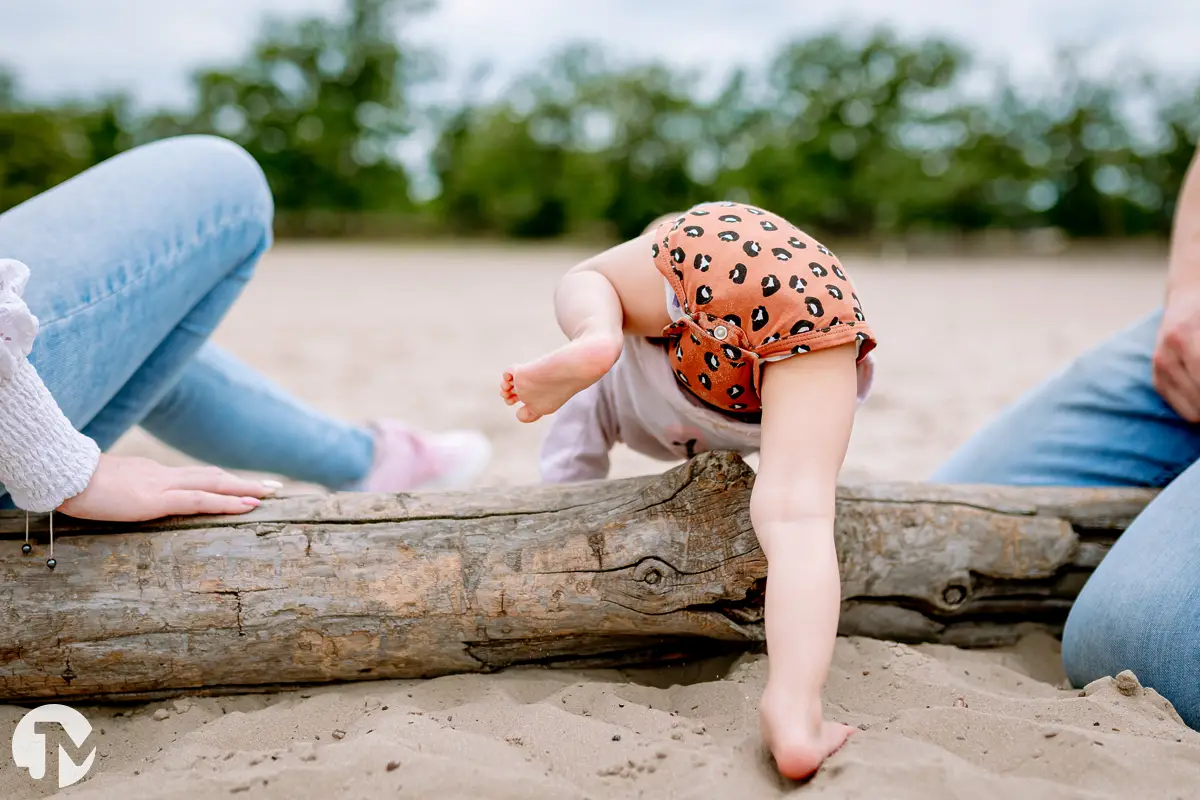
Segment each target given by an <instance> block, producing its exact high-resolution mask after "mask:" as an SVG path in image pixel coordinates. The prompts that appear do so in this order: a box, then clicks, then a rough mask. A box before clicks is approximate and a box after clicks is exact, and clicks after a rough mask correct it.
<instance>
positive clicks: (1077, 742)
mask: <svg viewBox="0 0 1200 800" xmlns="http://www.w3.org/2000/svg"><path fill="white" fill-rule="evenodd" d="M584 254H585V253H584V252H583V251H580V250H573V249H569V248H563V247H556V248H549V247H548V248H517V247H512V246H509V247H499V248H489V247H485V246H483V245H469V246H449V245H447V246H444V247H429V248H424V249H401V248H395V247H388V246H382V245H381V246H370V245H356V246H343V245H338V246H332V245H329V246H326V245H295V244H291V245H283V246H280V247H278V248H276V250H275V251H274V252H272V253H271V254H270V255H269V256H268V258H267V259H266V260H265V262H264V264H263V265H262V268H261V271H260V274H259V275H258V277H257V278H256V280H255V281H254V283H253V284H252V285H251V286H250V288H249V289H248V291H247V293H246V295H245V296H244V297H243V299H242V300H241V301H240V302H239V304H238V305H237V307H236V308H235V309H234V311H233V312H232V314H231V315H230V317H229V318H228V320H227V321H226V323H225V324H224V325H223V327H222V328H221V329H220V331H219V332H218V335H217V337H216V339H217V341H218V342H219V343H220V344H222V345H223V346H225V347H227V348H228V349H229V350H231V351H233V352H235V353H236V354H238V355H239V356H240V357H241V358H243V359H244V360H245V361H246V362H248V363H249V364H251V365H253V366H255V367H257V368H259V369H260V370H262V371H263V372H265V373H266V374H268V375H269V376H271V377H272V378H273V379H274V380H276V381H277V382H278V383H279V384H280V385H282V386H284V387H286V388H287V389H289V390H292V391H294V392H296V393H297V394H298V395H299V396H301V397H303V398H305V399H306V400H307V401H309V402H311V403H312V404H313V405H314V406H317V407H319V408H321V409H324V410H327V411H330V412H333V413H335V414H338V415H342V416H345V417H348V418H353V419H367V418H370V417H375V416H383V415H386V416H393V417H399V418H402V419H405V420H408V421H410V422H413V423H415V424H418V425H421V426H424V427H429V428H439V429H440V428H451V427H455V426H460V425H472V426H479V427H482V428H483V429H484V430H485V431H486V432H487V433H488V434H489V435H490V436H491V437H492V438H493V441H494V444H495V449H496V458H495V462H494V463H493V464H492V466H491V468H490V469H489V471H488V473H487V474H486V476H485V482H487V483H491V484H498V483H510V484H520V483H527V482H532V481H535V480H536V478H537V453H538V448H539V444H540V440H541V436H542V434H543V430H544V428H543V427H542V426H540V425H533V426H523V425H520V424H519V423H517V422H516V421H515V420H514V419H513V417H512V411H511V409H509V408H507V407H506V406H504V404H503V403H502V402H501V401H500V400H499V398H498V396H497V382H498V379H499V375H500V372H501V370H502V369H503V368H504V367H505V366H507V365H508V364H509V363H511V362H513V361H519V360H523V359H527V358H530V357H532V356H535V355H537V354H539V353H540V352H542V351H544V350H545V349H546V348H547V347H548V346H551V345H553V344H554V343H555V342H557V341H559V340H560V338H561V334H559V332H558V330H557V327H556V325H555V323H554V318H553V313H552V308H551V304H550V298H551V293H552V289H553V286H554V282H555V279H556V277H557V275H558V274H559V273H560V272H561V271H562V270H563V269H565V268H567V267H569V266H570V265H571V264H573V263H574V262H575V261H576V260H577V259H578V258H579V257H580V256H581V255H584ZM843 258H844V260H845V262H846V263H847V264H848V265H850V266H851V267H852V269H853V277H854V279H855V282H856V283H857V285H858V289H859V294H860V295H861V296H862V298H863V301H864V305H865V310H866V312H867V315H868V317H869V318H870V319H871V321H872V324H873V325H874V327H875V330H876V332H877V334H878V336H879V340H880V347H879V351H878V356H879V365H878V371H877V376H876V390H875V393H874V395H873V396H872V397H871V399H870V400H869V402H868V403H867V404H866V405H865V406H864V407H863V409H862V410H861V412H860V414H859V417H858V421H857V423H856V428H855V434H854V439H853V442H852V444H851V449H850V454H849V457H848V460H847V463H846V467H845V470H844V472H843V481H844V482H846V483H854V482H862V481H871V480H915V479H921V478H923V477H925V476H927V475H928V474H929V473H930V472H931V471H932V469H933V468H934V467H936V465H937V464H938V463H939V462H940V461H941V460H942V459H943V458H945V457H946V456H947V455H948V454H949V453H950V452H951V451H952V450H953V449H954V448H955V447H956V446H957V445H958V444H959V443H961V442H962V441H963V440H965V439H966V438H967V437H968V436H969V435H970V434H971V432H972V431H974V430H975V429H976V428H977V427H978V426H980V425H981V424H983V423H984V422H985V421H986V420H987V419H988V418H989V417H990V416H991V415H992V414H994V413H995V412H997V411H998V410H1000V409H1001V408H1002V407H1004V406H1005V405H1006V404H1007V403H1009V402H1011V401H1012V400H1014V399H1016V398H1017V397H1018V396H1019V395H1020V394H1021V393H1023V392H1024V391H1026V390H1028V389H1029V388H1031V387H1033V386H1035V385H1036V384H1037V383H1039V382H1040V381H1042V380H1044V379H1045V378H1047V377H1049V376H1050V375H1051V374H1053V373H1054V372H1055V371H1056V370H1058V369H1061V368H1062V367H1064V366H1065V365H1066V364H1067V363H1068V362H1069V361H1070V360H1071V358H1072V357H1074V356H1076V355H1078V354H1080V353H1082V352H1084V351H1085V350H1086V349H1087V348H1088V347H1090V346H1091V345H1093V344H1095V343H1097V342H1098V341H1100V340H1102V339H1103V338H1105V337H1107V336H1109V335H1112V334H1114V333H1116V332H1117V331H1119V330H1120V329H1121V328H1123V327H1124V326H1126V325H1128V324H1130V323H1131V322H1133V321H1135V320H1136V319H1138V318H1139V317H1141V316H1143V315H1144V314H1146V313H1148V312H1150V311H1151V310H1153V309H1154V308H1155V307H1156V306H1157V305H1158V304H1159V302H1160V299H1161V296H1162V289H1163V278H1164V274H1163V270H1162V269H1161V268H1157V267H1156V266H1155V264H1156V263H1158V261H1159V260H1160V259H1158V257H1157V255H1150V256H1148V257H1147V256H1145V255H1143V256H1141V257H1137V258H1135V257H1131V256H1130V255H1129V254H1127V253H1125V254H1120V255H1115V256H1110V257H1107V258H1102V257H1095V258H1092V257H1081V256H1073V257H1045V258H1023V259H1010V258H999V257H997V258H994V259H982V258H972V259H969V260H967V259H955V258H950V257H945V258H940V259H933V258H920V259H918V258H915V257H914V258H911V259H898V258H892V259H881V258H877V257H876V258H868V257H863V258H851V257H850V256H849V255H848V254H843ZM1148 262H1149V263H1148ZM1118 289H1119V290H1118ZM468 318H474V320H475V321H474V322H472V323H471V324H470V326H469V327H468V324H467V323H466V322H465V321H464V320H466V319H468ZM481 331H482V332H483V333H485V334H486V335H485V336H482V337H481V336H480V335H479V334H480V332H481ZM119 450H120V452H124V453H140V454H150V455H154V456H155V457H158V458H161V459H163V460H165V461H168V462H170V463H184V461H185V460H184V459H183V457H182V456H180V455H178V454H176V453H173V452H171V451H169V450H167V449H166V448H164V447H163V446H162V445H160V444H158V443H156V442H154V441H153V440H151V439H150V438H149V437H147V436H145V435H143V434H141V433H136V432H135V433H134V434H131V435H130V436H129V437H128V438H127V439H126V440H124V441H123V442H122V443H121V444H120V445H119ZM752 463H753V462H752ZM667 466H670V465H668V464H663V463H661V462H654V461H651V460H649V459H645V458H643V457H641V456H638V455H636V454H634V453H631V452H629V451H620V452H618V453H617V454H616V455H615V457H614V477H617V476H626V475H634V474H644V473H650V472H657V471H661V470H663V469H664V468H666V467H667ZM309 490H312V487H305V486H297V485H289V486H288V487H287V491H288V492H298V491H309ZM231 657H236V656H235V655H234V654H231ZM765 666H766V663H765V660H764V658H763V657H760V656H744V657H742V658H739V659H737V660H736V661H730V660H724V661H711V662H705V663H702V664H693V665H684V666H679V667H671V668H663V669H658V670H630V671H620V672H617V671H602V672H568V671H547V670H540V669H520V670H511V671H508V672H505V673H501V674H497V675H491V676H452V677H446V678H438V679H434V680H429V681H387V682H368V683H360V684H354V685H343V686H333V687H326V688H321V689H314V690H307V689H306V690H304V691H303V692H293V693H284V694H276V695H264V696H243V697H228V698H204V699H187V698H185V699H181V700H174V701H168V702H161V703H153V704H146V705H141V706H136V707H125V708H85V709H81V710H83V711H84V713H85V714H86V715H87V716H88V718H89V719H90V720H91V721H92V724H93V726H94V727H95V728H96V730H97V733H98V735H97V736H95V737H94V739H93V741H94V742H95V743H96V744H97V746H98V748H99V756H98V760H97V764H96V766H95V768H94V769H93V770H92V773H91V775H90V776H89V778H88V779H87V780H86V781H84V782H83V783H81V784H78V785H77V786H74V787H71V788H70V789H67V790H65V791H64V792H63V796H66V797H72V798H80V799H82V798H108V797H120V798H122V800H138V799H140V798H179V799H180V800H183V799H184V798H186V799H187V800H193V799H195V800H202V799H203V798H225V797H229V796H236V797H245V798H272V799H278V800H290V799H291V798H310V797H311V798H374V797H409V798H425V797H434V796H445V797H471V798H514V799H515V798H521V800H534V799H535V798H547V800H549V798H555V799H556V800H557V799H558V798H594V799H595V800H600V799H601V798H631V797H645V798H659V797H663V798H666V797H678V798H726V797H729V798H742V799H743V800H749V799H750V798H774V797H783V796H795V797H814V798H839V799H842V798H846V799H848V798H889V799H890V798H896V799H897V800H903V799H904V798H921V799H922V800H936V799H937V798H970V800H984V799H985V798H1011V797H1021V798H1024V799H1025V800H1039V799H1040V798H1181V799H1182V798H1190V797H1194V796H1196V791H1197V790H1196V787H1197V786H1200V734H1198V733H1196V732H1193V731H1190V730H1189V729H1188V728H1186V727H1185V726H1184V725H1183V723H1182V722H1181V721H1180V720H1179V718H1178V716H1177V715H1176V714H1175V712H1174V710H1173V709H1172V708H1171V707H1170V704H1169V703H1167V702H1166V701H1165V700H1163V699H1162V698H1161V697H1159V696H1158V695H1157V694H1156V693H1154V692H1152V691H1148V690H1142V689H1140V688H1139V687H1137V686H1132V685H1129V684H1128V683H1122V684H1121V685H1120V686H1118V685H1117V683H1116V682H1114V681H1113V680H1112V679H1106V680H1102V681H1099V682H1097V683H1096V684H1093V685H1092V686H1091V687H1089V688H1088V689H1087V690H1086V691H1084V692H1080V691H1078V690H1073V689H1069V688H1067V686H1066V683H1065V679H1064V676H1063V674H1062V669H1061V666H1060V664H1059V660H1058V643H1057V642H1056V641H1055V640H1053V639H1052V638H1050V637H1048V636H1045V635H1042V634H1037V635H1032V636H1029V637H1027V638H1025V639H1024V640H1022V641H1021V642H1020V643H1019V644H1018V645H1016V646H1014V647H1011V648H1005V649H1001V650H988V651H979V650H976V651H966V650H959V649H955V648H949V647H941V646H917V647H910V646H906V645H899V644H895V643H889V642H882V641H874V640H867V639H842V640H839V642H838V645H837V652H836V656H835V660H834V664H833V668H832V672H831V674H830V678H829V684H828V689H827V693H826V710H827V713H828V714H829V715H830V716H831V717H832V718H834V719H838V720H841V721H844V722H847V723H849V724H852V725H857V726H858V727H859V728H860V729H861V730H860V731H859V732H858V733H857V734H856V735H855V736H853V737H852V739H851V740H850V742H849V744H848V745H847V746H846V747H845V748H844V749H843V750H842V751H841V752H839V753H837V754H836V755H835V756H834V757H833V758H832V759H830V760H829V761H828V762H827V764H826V765H825V766H824V767H823V768H822V770H821V771H820V773H818V775H817V776H816V777H815V778H814V779H813V780H812V781H811V782H810V783H808V784H806V785H803V786H797V785H794V784H791V783H786V782H783V781H781V780H780V779H779V778H777V777H776V775H775V773H774V770H773V767H772V765H771V763H770V761H769V759H768V757H767V756H766V753H765V751H764V750H763V748H762V746H761V744H760V742H759V736H758V729H757V700H758V695H759V693H760V691H761V689H762V686H763V683H764V679H765V674H766V670H765ZM22 713H24V711H23V709H19V708H16V707H12V706H0V721H2V722H3V724H4V726H5V729H6V730H12V726H13V725H14V724H15V723H16V721H17V720H18V719H19V718H20V716H21V715H22ZM5 764H6V766H5V768H4V769H2V770H0V797H4V798H13V799H14V800H17V799H19V798H27V797H40V796H44V795H46V794H51V793H52V792H53V790H52V788H51V787H49V786H48V785H47V786H40V785H38V784H35V783H34V782H33V781H31V780H30V779H29V777H28V775H27V774H26V773H24V772H23V771H19V770H17V769H15V768H14V767H13V766H12V764H11V762H9V761H8V760H7V757H6V758H5ZM42 783H44V784H49V783H51V782H50V781H43V782H42Z"/></svg>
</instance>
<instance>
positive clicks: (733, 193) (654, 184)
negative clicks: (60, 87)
mask: <svg viewBox="0 0 1200 800" xmlns="http://www.w3.org/2000/svg"><path fill="white" fill-rule="evenodd" d="M425 8H426V5H425V4H424V3H422V2H419V0H347V2H346V7H345V11H344V13H343V15H342V16H341V17H340V18H338V19H333V20H329V19H322V18H313V19H304V20H299V21H282V20H276V21H273V22H271V23H269V24H268V25H266V26H265V27H264V29H263V32H262V34H261V36H260V37H259V39H258V41H257V43H256V44H255V45H254V47H253V49H252V51H251V52H250V53H249V54H248V56H247V57H246V58H245V59H244V60H243V61H241V62H240V63H237V64H233V65H230V66H228V67H225V68H222V69H210V70H205V71H202V72H200V73H198V74H197V75H196V77H195V82H194V83H195V102H194V105H193V108H192V110H191V111H189V112H188V113H186V114H183V115H168V114H158V115H153V116H150V117H141V118H136V117H134V116H132V115H130V114H129V113H127V110H126V106H125V103H124V102H123V101H122V100H121V99H111V100H105V101H104V102H102V103H99V104H96V105H94V106H91V107H81V106H65V107H57V108H47V107H32V106H28V105H25V104H23V103H22V102H21V100H20V97H19V94H18V92H17V91H16V86H15V82H14V81H13V79H12V78H11V76H6V75H5V74H4V73H2V72H0V209H2V208H6V207H9V206H12V205H14V204H15V203H17V202H20V201H21V200H23V199H25V198H27V197H30V196H32V195H33V194H35V193H36V192H38V191H41V190H44V189H45V188H48V187H49V186H52V185H54V184H55V183H58V182H60V181H61V180H63V179H65V178H67V177H69V176H71V175H73V174H75V173H77V172H79V171H80V170H82V169H85V168H86V167H88V166H90V165H91V164H94V163H96V162H98V161H100V160H103V159H104V158H107V157H109V156H111V155H112V154H114V153H116V152H119V151H120V150H122V149H124V148H127V147H129V146H131V145H132V144H135V143H137V142H141V141H147V140H150V139H155V138H160V137H163V136H168V135H173V134H177V133H184V132H212V133H217V134H220V135H223V136H227V137H228V138H230V139H233V140H234V141H236V142H238V143H240V144H241V145H243V146H244V147H245V148H246V149H247V150H249V152H250V153H251V154H252V155H253V156H254V157H255V158H256V159H257V160H258V161H259V163H261V164H262V166H263V169H264V171H265V173H266V175H267V177H268V180H269V181H270V183H271V186H272V189H273V191H274V193H275V196H276V200H277V205H278V208H279V209H280V211H281V212H282V215H283V218H286V219H290V220H296V219H298V220H300V222H299V223H298V224H291V223H289V224H288V225H286V226H284V228H285V229H284V230H282V231H281V233H284V234H287V233H289V232H293V233H304V232H311V231H314V230H316V223H315V222H314V220H316V219H317V218H318V217H320V218H322V219H326V220H328V219H334V220H340V222H335V223H334V224H333V225H332V227H331V226H329V225H324V226H323V227H321V231H322V232H325V233H329V232H334V233H337V232H341V233H352V232H354V231H356V230H360V229H361V228H362V227H363V226H362V224H360V223H361V220H365V219H371V220H384V221H385V222H384V227H385V228H387V227H389V225H390V227H392V228H401V227H402V228H404V229H405V230H412V229H413V227H414V226H417V225H419V227H420V229H421V230H437V229H442V230H445V231H447V232H451V233H454V234H456V235H463V234H483V235H494V236H510V237H532V238H542V237H553V236H560V235H565V234H577V233H596V234H601V235H618V236H622V237H629V236H633V235H635V234H637V233H638V232H639V231H640V230H641V229H642V228H643V227H644V226H645V225H646V224H647V223H648V222H649V221H650V220H652V219H654V218H655V217H657V216H659V215H660V214H663V213H667V212H670V211H673V210H680V209H683V208H686V207H687V206H689V205H691V204H692V203H696V202H699V201H702V200H707V199H714V198H729V199H741V200H746V201H751V202H754V203H757V204H759V205H762V206H766V207H769V208H771V209H772V210H774V211H777V212H779V213H781V214H783V215H784V216H786V217H788V218H790V219H792V220H793V221H795V222H796V223H797V224H799V225H801V226H802V227H805V228H806V229H809V230H810V231H812V232H813V233H814V234H816V235H826V234H836V235H851V236H893V235H902V234H907V233H914V232H969V231H977V230H983V229H989V228H1017V229H1023V228H1036V227H1045V226H1051V227H1056V228H1059V229H1061V230H1063V231H1064V232H1066V233H1068V234H1070V235H1073V236H1123V235H1143V234H1151V235H1154V234H1157V235H1162V234H1165V233H1166V232H1167V231H1168V230H1169V227H1170V221H1171V214H1172V210H1173V198H1174V196H1175V194H1176V192H1177V190H1178V186H1179V184H1180V182H1181V180H1182V177H1183V174H1184V172H1185V170H1186V169H1187V165H1188V163H1189V162H1190V160H1191V157H1192V154H1193V151H1194V145H1195V142H1196V138H1197V134H1198V133H1200V126H1198V124H1197V119H1198V118H1197V117H1196V115H1195V113H1194V109H1195V108H1196V103H1197V100H1200V95H1198V92H1197V87H1196V86H1177V85H1168V84H1166V83H1165V82H1163V81H1162V80H1160V79H1157V78H1155V77H1153V76H1130V75H1126V74H1121V75H1119V76H1115V77H1113V78H1112V79H1111V80H1104V81H1101V80H1097V79H1094V78H1087V77H1085V76H1084V74H1083V72H1082V70H1081V69H1080V68H1079V65H1078V64H1077V63H1076V61H1075V59H1074V58H1073V57H1072V56H1071V54H1064V56H1063V57H1062V59H1061V61H1060V63H1059V64H1058V65H1057V67H1056V69H1055V70H1053V73H1052V74H1053V76H1054V77H1053V78H1052V79H1050V80H1048V81H1046V85H1043V86H1039V87H1036V91H1034V92H1029V91H1021V90H1019V89H1018V88H1017V87H1015V86H1013V85H1012V84H1011V83H1010V82H1009V81H1008V80H1006V79H1004V78H1003V76H995V77H993V78H992V79H991V80H990V81H987V80H984V81H983V84H984V85H983V89H982V90H980V86H981V81H980V78H981V73H980V72H979V71H978V70H974V69H973V67H972V65H971V63H970V60H969V58H968V56H967V54H966V53H965V52H964V51H963V50H962V49H961V48H960V47H958V46H956V45H954V44H952V43H949V42H946V41H942V40H939V39H924V40H915V41H914V40H907V39H903V38H900V37H898V36H897V35H895V34H894V33H892V32H889V31H887V30H879V31H875V32H873V33H871V34H869V35H866V36H862V37H854V36H845V35H840V34H839V35H835V34H826V35H820V36H816V37H812V38H809V39H805V40H801V41H796V42H793V43H791V44H789V45H788V46H786V47H784V48H782V49H781V50H780V52H778V53H777V54H775V56H774V58H772V59H770V60H768V62H767V63H766V64H765V65H764V66H762V67H759V68H755V69H748V68H747V69H741V70H738V71H736V72H735V73H734V74H733V75H731V76H730V77H728V79H726V80H725V82H724V83H723V84H722V85H718V86H715V87H714V86H713V84H712V76H698V75H693V74H684V73H680V72H677V71H672V70H670V69H668V68H667V67H666V66H664V65H662V64H656V63H651V64H642V65H634V66H622V67H619V68H618V67H614V66H613V65H611V64H610V63H609V62H608V61H607V60H606V58H605V55H604V53H602V52H600V51H599V50H597V49H595V48H594V47H586V46H578V45H577V46H572V47H569V48H567V49H565V50H563V51H562V52H561V53H559V54H557V55H555V56H554V57H552V58H551V59H549V60H548V61H547V62H546V63H545V64H543V65H541V67H540V68H539V69H538V70H537V71H535V72H532V73H531V74H529V75H526V76H524V77H522V78H520V79H518V80H516V81H515V82H513V83H512V85H511V86H509V87H508V88H507V89H506V90H505V91H504V92H503V93H501V94H500V95H499V96H498V97H489V98H485V99H480V98H478V97H476V96H475V95H476V93H475V92H473V91H471V90H470V87H468V89H467V90H466V91H464V92H462V93H461V95H460V97H461V99H460V101H459V102H458V103H457V104H455V105H452V106H440V107H425V108H420V107H417V106H416V105H415V104H414V103H413V101H412V99H411V98H412V89H413V88H414V87H415V86H417V85H418V84H419V83H421V82H422V81H423V80H425V79H426V78H427V77H429V75H430V69H429V65H430V63H431V61H430V57H429V55H428V54H427V53H425V52H423V51H422V50H420V49H419V48H417V47H415V46H414V45H412V44H411V43H409V42H407V41H405V40H404V39H402V38H401V37H400V36H399V35H398V34H397V33H396V31H398V30H402V29H403V22H404V21H405V20H407V19H411V18H413V17H414V16H415V15H417V14H419V13H421V12H422V11H423V10H425ZM982 77H983V78H985V79H986V77H987V76H982ZM968 85H969V86H970V87H972V90H971V91H970V92H969V93H968V91H967V87H968ZM714 89H715V91H714ZM418 131H421V132H422V133H423V134H425V136H424V137H423V139H429V138H430V137H429V135H430V134H431V135H432V138H431V147H430V148H429V152H428V170H426V171H424V172H422V174H420V175H415V176H414V175H410V174H409V172H408V170H407V169H406V167H405V165H404V164H403V163H402V162H401V160H400V158H399V153H400V152H401V148H402V147H404V146H406V145H407V144H409V143H411V142H412V141H413V137H414V136H416V135H417V132H418ZM413 178H419V179H422V180H421V182H422V183H423V184H429V183H432V184H434V185H435V188H436V193H435V194H434V195H433V196H432V197H431V198H430V199H421V200H419V201H418V200H414V199H413V198H412V197H411V188H412V186H413V185H415V184H416V183H417V181H414V180H413ZM355 220H359V221H360V222H359V223H355ZM387 220H391V223H390V224H389V223H387V222H386V221H387Z"/></svg>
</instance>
